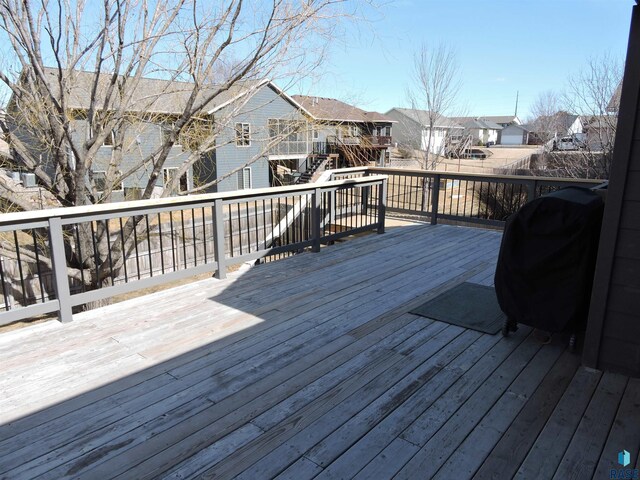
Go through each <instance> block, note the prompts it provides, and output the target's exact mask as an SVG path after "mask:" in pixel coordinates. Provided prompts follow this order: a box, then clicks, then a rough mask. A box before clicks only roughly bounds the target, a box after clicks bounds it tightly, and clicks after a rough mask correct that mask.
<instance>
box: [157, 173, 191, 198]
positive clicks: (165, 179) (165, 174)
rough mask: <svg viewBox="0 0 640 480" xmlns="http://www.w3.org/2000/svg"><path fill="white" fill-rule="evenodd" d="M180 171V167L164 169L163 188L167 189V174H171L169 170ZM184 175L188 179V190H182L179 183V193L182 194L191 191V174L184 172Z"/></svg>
mask: <svg viewBox="0 0 640 480" xmlns="http://www.w3.org/2000/svg"><path fill="white" fill-rule="evenodd" d="M178 169H179V168H178V167H164V168H163V169H162V188H166V187H167V172H169V170H178ZM182 175H184V176H186V178H187V188H186V190H180V183H178V192H180V193H182V192H187V191H189V172H184V173H183V174H182ZM182 175H180V176H182Z"/></svg>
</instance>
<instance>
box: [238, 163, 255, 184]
mask: <svg viewBox="0 0 640 480" xmlns="http://www.w3.org/2000/svg"><path fill="white" fill-rule="evenodd" d="M247 174H248V176H247ZM246 178H248V179H249V188H245V179H246ZM252 188H253V177H252V173H251V167H243V168H242V170H240V171H238V190H251V189H252Z"/></svg>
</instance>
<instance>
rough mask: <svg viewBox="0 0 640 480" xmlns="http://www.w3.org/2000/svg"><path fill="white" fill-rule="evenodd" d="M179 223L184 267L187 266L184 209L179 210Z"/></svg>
mask: <svg viewBox="0 0 640 480" xmlns="http://www.w3.org/2000/svg"><path fill="white" fill-rule="evenodd" d="M180 225H181V227H182V255H184V258H183V260H184V268H185V269H187V268H189V267H188V266H187V233H186V232H185V230H184V210H180Z"/></svg>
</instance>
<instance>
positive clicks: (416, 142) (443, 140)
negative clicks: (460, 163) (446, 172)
mask: <svg viewBox="0 0 640 480" xmlns="http://www.w3.org/2000/svg"><path fill="white" fill-rule="evenodd" d="M385 115H386V116H387V117H390V118H392V119H393V120H395V121H397V122H398V123H397V125H396V126H395V131H394V138H395V140H396V142H397V143H398V144H399V145H400V146H403V147H406V148H413V149H418V150H427V144H428V143H429V139H430V140H431V144H430V146H429V152H430V153H433V154H436V155H446V153H447V148H448V147H449V146H450V145H451V143H455V142H458V141H459V140H460V138H462V135H463V132H464V127H463V126H462V125H459V124H458V123H456V122H455V121H453V120H452V119H450V118H447V117H445V116H442V115H436V116H435V122H433V129H432V128H431V126H430V125H431V122H430V114H429V112H428V111H426V110H417V109H410V108H392V109H391V110H389V111H388V112H387V113H385Z"/></svg>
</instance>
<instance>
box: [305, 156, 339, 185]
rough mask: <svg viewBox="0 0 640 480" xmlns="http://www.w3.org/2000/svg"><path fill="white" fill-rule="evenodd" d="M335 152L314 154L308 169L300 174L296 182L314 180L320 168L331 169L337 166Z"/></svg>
mask: <svg viewBox="0 0 640 480" xmlns="http://www.w3.org/2000/svg"><path fill="white" fill-rule="evenodd" d="M334 157H336V155H333V154H314V155H313V157H311V159H310V161H309V165H308V167H307V170H306V171H305V172H303V173H302V175H300V177H299V178H298V181H297V182H296V183H310V182H313V181H314V180H315V179H316V177H317V176H318V174H319V171H320V170H330V169H332V168H335V160H336V159H335V158H334Z"/></svg>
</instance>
